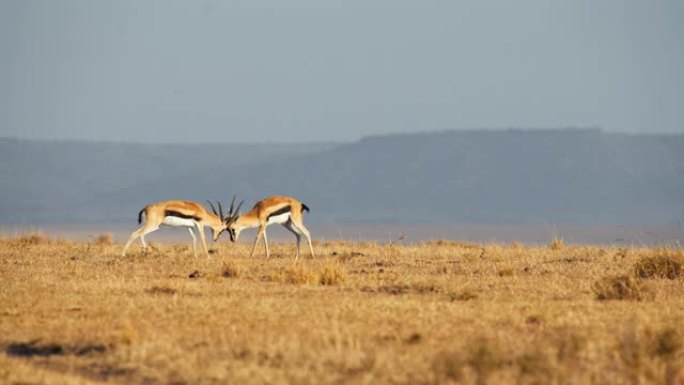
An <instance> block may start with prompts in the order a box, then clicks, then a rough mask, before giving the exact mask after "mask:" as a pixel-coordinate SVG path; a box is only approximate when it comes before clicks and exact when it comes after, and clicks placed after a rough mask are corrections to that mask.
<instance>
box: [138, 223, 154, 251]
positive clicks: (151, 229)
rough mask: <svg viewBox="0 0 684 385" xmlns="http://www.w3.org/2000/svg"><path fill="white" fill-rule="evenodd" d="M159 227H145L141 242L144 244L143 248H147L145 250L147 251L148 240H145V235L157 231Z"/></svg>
mask: <svg viewBox="0 0 684 385" xmlns="http://www.w3.org/2000/svg"><path fill="white" fill-rule="evenodd" d="M158 229H159V227H158V226H157V227H154V228H150V229H144V230H143V232H142V234H141V235H140V242H142V245H143V248H144V249H145V251H147V242H145V235H147V234H149V233H151V232H153V231H157V230H158Z"/></svg>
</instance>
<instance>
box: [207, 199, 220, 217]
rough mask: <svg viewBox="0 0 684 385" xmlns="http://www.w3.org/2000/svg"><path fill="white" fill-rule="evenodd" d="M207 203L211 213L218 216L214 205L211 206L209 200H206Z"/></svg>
mask: <svg viewBox="0 0 684 385" xmlns="http://www.w3.org/2000/svg"><path fill="white" fill-rule="evenodd" d="M207 203H209V206H211V211H213V212H214V215H218V213H217V212H216V208H214V205H213V204H211V201H209V200H208V199H207Z"/></svg>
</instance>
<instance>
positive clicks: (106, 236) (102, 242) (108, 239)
mask: <svg viewBox="0 0 684 385" xmlns="http://www.w3.org/2000/svg"><path fill="white" fill-rule="evenodd" d="M93 244H95V245H98V246H109V245H113V244H114V237H113V236H112V234H111V233H103V234H100V235H98V236H97V237H95V239H93Z"/></svg>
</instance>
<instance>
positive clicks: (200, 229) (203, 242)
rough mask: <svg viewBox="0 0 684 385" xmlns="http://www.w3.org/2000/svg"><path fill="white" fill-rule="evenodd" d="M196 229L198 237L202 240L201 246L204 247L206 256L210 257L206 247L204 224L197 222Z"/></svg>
mask: <svg viewBox="0 0 684 385" xmlns="http://www.w3.org/2000/svg"><path fill="white" fill-rule="evenodd" d="M197 230H199V234H200V239H201V240H202V246H203V247H204V254H205V255H206V256H207V258H209V259H211V257H210V256H209V250H208V249H207V238H206V236H205V235H204V226H202V225H200V224H199V223H198V224H197Z"/></svg>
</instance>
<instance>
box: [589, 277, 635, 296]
mask: <svg viewBox="0 0 684 385" xmlns="http://www.w3.org/2000/svg"><path fill="white" fill-rule="evenodd" d="M591 289H592V291H593V292H594V294H596V299H598V300H599V301H605V300H611V299H616V300H634V301H640V300H642V299H644V297H645V294H646V290H645V288H644V287H643V286H642V284H641V283H640V282H639V281H637V280H636V279H634V278H632V277H630V276H627V275H617V276H610V277H605V278H603V279H600V280H598V281H596V282H594V284H593V285H592V287H591Z"/></svg>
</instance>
